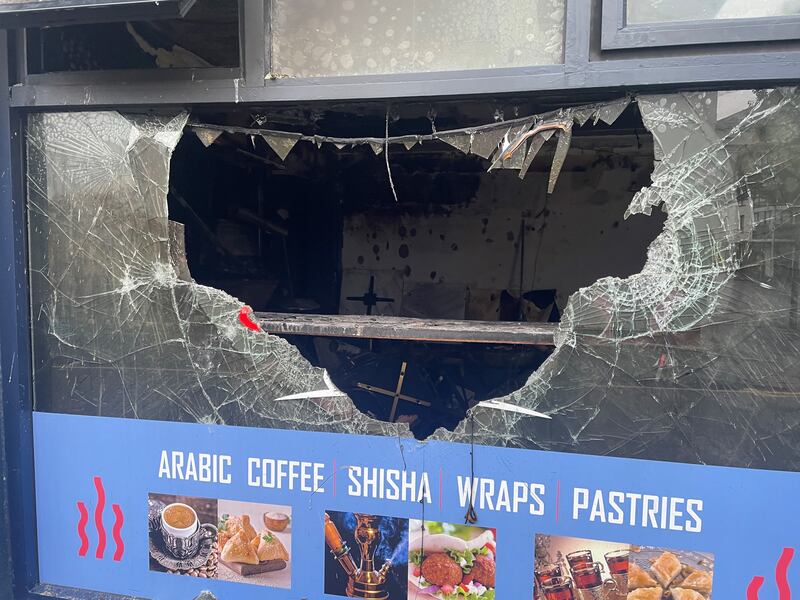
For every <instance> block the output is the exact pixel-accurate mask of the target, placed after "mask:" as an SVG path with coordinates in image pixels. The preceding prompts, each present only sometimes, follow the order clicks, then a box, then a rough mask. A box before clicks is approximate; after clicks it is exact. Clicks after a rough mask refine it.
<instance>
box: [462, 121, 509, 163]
mask: <svg viewBox="0 0 800 600" xmlns="http://www.w3.org/2000/svg"><path fill="white" fill-rule="evenodd" d="M507 131H508V127H507V126H505V127H503V126H501V127H491V128H488V129H481V130H478V131H476V132H475V135H474V136H473V138H472V145H471V147H470V150H471V152H472V153H473V154H477V155H478V156H480V157H481V158H487V159H488V158H489V157H490V156H491V155H492V154H494V152H495V150H497V147H498V146H499V145H500V142H501V141H502V140H503V136H505V134H506V132H507Z"/></svg>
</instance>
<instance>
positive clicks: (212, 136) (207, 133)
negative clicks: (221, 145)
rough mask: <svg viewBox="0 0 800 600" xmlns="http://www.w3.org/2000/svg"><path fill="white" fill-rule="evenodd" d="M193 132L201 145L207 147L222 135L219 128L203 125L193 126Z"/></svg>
mask: <svg viewBox="0 0 800 600" xmlns="http://www.w3.org/2000/svg"><path fill="white" fill-rule="evenodd" d="M194 134H195V135H196V136H197V139H199V140H200V141H201V142H202V143H203V146H205V147H206V148H208V147H209V146H210V145H211V144H213V143H214V142H216V141H217V138H219V136H221V135H222V130H221V129H206V128H205V127H195V128H194Z"/></svg>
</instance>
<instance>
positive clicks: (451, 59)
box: [272, 0, 564, 77]
mask: <svg viewBox="0 0 800 600" xmlns="http://www.w3.org/2000/svg"><path fill="white" fill-rule="evenodd" d="M272 34H273V68H274V70H275V73H276V74H277V75H284V76H289V77H325V76H331V75H374V74H388V73H414V72H431V71H455V70H463V69H491V68H501V67H519V66H527V65H549V64H557V63H560V62H562V56H563V46H564V41H563V38H564V0H505V1H503V0H391V1H390V0H276V2H275V4H274V7H273V21H272Z"/></svg>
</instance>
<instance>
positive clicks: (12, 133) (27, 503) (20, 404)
mask: <svg viewBox="0 0 800 600" xmlns="http://www.w3.org/2000/svg"><path fill="white" fill-rule="evenodd" d="M8 89H9V56H8V34H7V32H6V31H0V90H8ZM23 136H24V126H23V123H22V120H21V118H18V117H16V116H15V115H12V113H11V111H10V109H9V96H8V93H7V92H4V93H2V94H0V264H2V265H3V268H2V269H0V366H2V368H0V372H2V382H0V385H1V386H2V390H3V395H2V402H3V417H4V420H3V425H4V427H5V432H4V433H5V448H6V468H7V482H8V503H7V509H8V515H13V516H14V518H13V522H14V524H15V527H14V528H13V529H9V530H8V532H7V534H8V536H7V537H8V540H9V545H10V556H11V560H12V564H13V591H14V595H15V597H24V596H26V595H27V593H28V590H30V589H31V588H32V587H33V585H34V584H35V583H36V582H37V580H38V573H39V567H38V559H37V552H36V504H35V493H34V463H33V412H32V405H31V394H30V380H31V377H30V375H31V371H30V338H29V327H28V323H29V319H28V312H29V308H28V304H29V303H28V281H27V261H26V256H27V252H26V238H27V235H26V233H27V227H26V219H25V202H24V200H23V199H24V184H23V182H22V181H21V179H22V175H21V174H22V173H23V172H24V171H23Z"/></svg>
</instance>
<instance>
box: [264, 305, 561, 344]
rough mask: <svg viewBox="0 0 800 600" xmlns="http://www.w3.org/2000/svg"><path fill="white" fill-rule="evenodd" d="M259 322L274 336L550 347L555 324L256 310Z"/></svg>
mask: <svg viewBox="0 0 800 600" xmlns="http://www.w3.org/2000/svg"><path fill="white" fill-rule="evenodd" d="M254 314H255V317H256V318H257V319H258V323H259V325H261V327H262V328H263V329H264V331H267V332H268V333H272V334H276V335H311V336H321V337H349V338H363V339H383V340H409V341H420V342H442V343H472V344H517V345H534V344H541V345H547V346H552V345H553V344H554V342H553V335H554V333H555V330H556V327H557V324H556V323H512V322H498V321H448V320H442V319H413V318H409V317H381V316H368V315H298V314H287V313H267V312H256V313H254Z"/></svg>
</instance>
